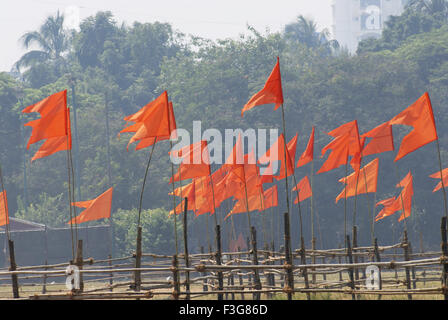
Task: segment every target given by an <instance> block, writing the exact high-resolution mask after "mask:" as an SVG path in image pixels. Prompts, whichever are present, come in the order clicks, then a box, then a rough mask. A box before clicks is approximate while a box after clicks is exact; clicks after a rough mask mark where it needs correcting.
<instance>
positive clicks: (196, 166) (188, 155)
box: [170, 140, 210, 183]
mask: <svg viewBox="0 0 448 320" xmlns="http://www.w3.org/2000/svg"><path fill="white" fill-rule="evenodd" d="M170 153H171V154H172V155H173V156H175V157H176V158H181V159H182V162H181V163H180V165H179V169H178V171H177V173H176V174H175V175H174V179H173V177H171V180H170V183H172V182H173V180H174V181H180V180H187V179H192V178H197V177H203V176H208V175H210V159H209V153H208V148H207V141H206V140H201V141H198V142H195V143H193V144H190V145H188V146H185V147H183V148H181V149H180V150H175V151H171V152H170Z"/></svg>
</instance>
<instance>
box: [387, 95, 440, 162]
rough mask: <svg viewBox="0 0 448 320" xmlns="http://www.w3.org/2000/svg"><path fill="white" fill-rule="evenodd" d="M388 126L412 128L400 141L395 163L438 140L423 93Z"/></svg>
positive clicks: (430, 109) (432, 115)
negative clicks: (396, 125) (399, 125)
mask: <svg viewBox="0 0 448 320" xmlns="http://www.w3.org/2000/svg"><path fill="white" fill-rule="evenodd" d="M389 124H391V125H393V124H402V125H407V126H411V127H413V130H412V131H411V132H409V133H408V134H407V135H406V136H405V137H404V138H403V140H402V141H401V145H400V149H399V150H398V154H397V156H396V157H395V161H398V160H400V159H401V158H403V157H404V156H406V155H407V154H409V153H411V152H413V151H415V150H417V149H418V148H420V147H423V146H424V145H426V144H428V143H430V142H433V141H435V140H437V139H438V137H437V130H436V124H435V121H434V114H433V111H432V106H431V100H430V99H429V94H428V93H427V92H425V93H424V94H423V95H422V96H421V97H420V98H419V99H418V100H417V101H415V102H414V103H413V104H412V105H410V106H409V107H407V108H406V109H404V110H403V111H402V112H400V113H399V114H398V115H396V116H395V117H393V118H392V119H391V120H389Z"/></svg>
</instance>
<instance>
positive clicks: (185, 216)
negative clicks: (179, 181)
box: [174, 197, 190, 300]
mask: <svg viewBox="0 0 448 320" xmlns="http://www.w3.org/2000/svg"><path fill="white" fill-rule="evenodd" d="M187 208H188V198H187V197H185V207H184V256H185V266H186V267H187V268H189V267H190V257H189V255H188V233H187V231H188V226H187ZM174 214H176V213H174ZM185 277H186V279H185V291H186V294H187V295H186V299H187V300H190V271H186V273H185Z"/></svg>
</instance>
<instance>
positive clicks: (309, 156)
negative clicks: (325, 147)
mask: <svg viewBox="0 0 448 320" xmlns="http://www.w3.org/2000/svg"><path fill="white" fill-rule="evenodd" d="M313 159H314V126H313V129H312V130H311V135H310V138H309V139H308V144H307V145H306V149H305V151H304V152H303V153H302V155H301V156H300V158H299V161H297V166H296V167H297V168H299V167H301V166H304V165H306V164H307V163H309V162H311V161H313Z"/></svg>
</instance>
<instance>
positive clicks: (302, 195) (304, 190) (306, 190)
mask: <svg viewBox="0 0 448 320" xmlns="http://www.w3.org/2000/svg"><path fill="white" fill-rule="evenodd" d="M297 190H298V191H299V196H298V198H296V199H295V200H294V203H298V202H299V199H300V202H302V201H303V200H306V199H308V198H310V197H311V196H312V195H313V191H312V190H311V185H310V181H309V180H308V176H305V177H304V178H303V179H302V180H300V181H299V183H298V184H297V185H296V186H295V187H294V188H293V189H292V191H297Z"/></svg>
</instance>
